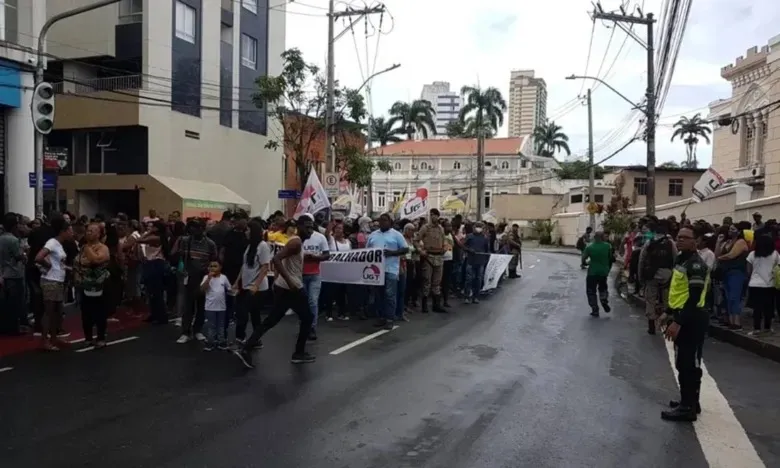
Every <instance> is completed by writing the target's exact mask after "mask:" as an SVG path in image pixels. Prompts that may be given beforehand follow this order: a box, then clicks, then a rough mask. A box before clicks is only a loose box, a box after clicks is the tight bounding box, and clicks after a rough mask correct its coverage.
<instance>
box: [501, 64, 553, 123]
mask: <svg viewBox="0 0 780 468" xmlns="http://www.w3.org/2000/svg"><path fill="white" fill-rule="evenodd" d="M546 118H547V83H545V82H544V79H542V78H536V77H535V72H534V71H533V70H512V72H511V75H510V78H509V136H510V137H521V136H526V135H530V134H531V133H533V131H534V128H536V126H537V125H540V124H542V123H544V121H545V119H546Z"/></svg>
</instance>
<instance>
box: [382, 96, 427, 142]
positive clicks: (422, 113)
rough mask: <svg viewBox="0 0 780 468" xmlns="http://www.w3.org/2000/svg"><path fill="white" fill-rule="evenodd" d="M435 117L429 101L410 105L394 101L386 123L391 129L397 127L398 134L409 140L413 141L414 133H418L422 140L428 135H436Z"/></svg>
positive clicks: (414, 102)
mask: <svg viewBox="0 0 780 468" xmlns="http://www.w3.org/2000/svg"><path fill="white" fill-rule="evenodd" d="M435 116H436V111H435V110H434V109H433V106H432V105H431V102H430V101H426V100H424V99H418V100H416V101H412V102H411V103H408V102H403V101H396V103H395V104H393V105H392V106H391V107H390V119H388V123H389V124H390V126H391V127H395V126H396V125H397V131H398V133H402V134H405V135H406V138H407V139H409V140H413V139H414V134H415V133H416V132H420V133H421V134H422V136H423V138H428V135H436V122H435V121H434V117H435Z"/></svg>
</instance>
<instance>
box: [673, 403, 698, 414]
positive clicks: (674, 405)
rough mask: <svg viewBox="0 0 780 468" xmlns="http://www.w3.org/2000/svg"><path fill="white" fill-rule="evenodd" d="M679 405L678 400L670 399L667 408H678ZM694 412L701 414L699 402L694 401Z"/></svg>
mask: <svg viewBox="0 0 780 468" xmlns="http://www.w3.org/2000/svg"><path fill="white" fill-rule="evenodd" d="M679 406H680V402H679V401H677V400H672V401H670V402H669V408H672V409H674V408H678V407H679ZM696 414H701V403H698V402H697V403H696Z"/></svg>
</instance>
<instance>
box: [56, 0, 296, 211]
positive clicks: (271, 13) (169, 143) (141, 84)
mask: <svg viewBox="0 0 780 468" xmlns="http://www.w3.org/2000/svg"><path fill="white" fill-rule="evenodd" d="M91 2H92V0H69V1H62V0H48V2H47V5H48V7H49V9H48V12H47V13H48V15H49V17H51V16H52V15H55V14H57V13H60V12H62V11H64V10H67V9H71V8H74V7H77V6H82V5H86V4H88V3H91ZM261 3H263V2H261ZM263 4H264V3H263ZM284 47H285V13H284V12H283V11H278V10H270V9H268V8H265V7H262V5H258V2H257V1H251V0H247V1H243V2H238V1H228V0H223V1H221V2H219V1H216V2H214V1H210V2H207V1H200V0H172V1H165V2H161V1H158V0H122V1H121V2H120V3H119V4H116V5H111V6H107V7H103V8H100V9H98V10H95V11H92V12H89V13H86V14H84V15H81V16H78V17H75V18H71V19H66V20H64V21H62V22H61V23H58V24H57V25H55V26H54V27H53V28H52V30H51V32H50V34H49V42H48V51H49V53H51V54H52V55H53V56H54V57H56V60H50V62H49V64H48V69H47V80H49V81H51V82H52V83H55V90H56V92H57V93H58V94H57V96H56V106H57V109H56V118H55V130H54V131H53V132H52V133H51V135H49V138H48V141H47V145H48V146H50V147H54V148H60V149H62V153H63V154H67V156H66V163H67V164H66V165H65V168H64V169H63V170H61V171H60V172H59V177H58V184H57V185H58V187H57V189H58V190H57V195H58V199H59V206H60V207H61V208H67V209H69V210H72V211H74V212H77V213H79V214H86V215H92V214H94V213H96V212H103V213H112V212H116V211H123V212H126V213H128V214H130V215H131V216H139V215H140V216H143V215H145V214H146V212H147V211H148V210H149V209H152V208H154V209H156V210H157V211H158V213H160V214H163V215H164V214H167V213H169V212H170V211H173V210H178V211H183V212H184V215H185V216H210V217H214V216H217V215H219V214H220V212H221V211H224V210H225V209H230V208H234V207H238V206H242V207H251V208H252V211H253V212H254V213H259V212H260V211H262V210H263V208H264V207H265V204H266V201H268V200H270V201H271V207H272V208H276V207H277V206H279V202H278V200H277V190H278V189H280V188H282V187H283V151H282V148H281V146H283V145H281V144H280V148H279V149H278V150H268V149H266V148H265V145H266V143H267V142H268V141H269V140H271V139H278V138H279V135H281V127H280V125H279V124H278V122H275V121H274V120H273V119H272V117H271V116H269V115H267V113H266V111H265V110H264V109H258V108H257V107H256V106H255V105H254V104H253V103H252V98H251V95H252V93H253V89H254V87H255V84H254V83H255V80H256V79H257V78H258V77H260V76H263V75H266V74H270V75H277V74H279V73H280V72H281V66H282V63H281V58H280V55H281V53H282V52H283V51H284ZM71 59H76V60H71ZM280 143H281V142H280Z"/></svg>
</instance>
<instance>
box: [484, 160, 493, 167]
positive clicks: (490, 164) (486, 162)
mask: <svg viewBox="0 0 780 468" xmlns="http://www.w3.org/2000/svg"><path fill="white" fill-rule="evenodd" d="M485 167H493V163H492V162H490V161H485Z"/></svg>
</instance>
